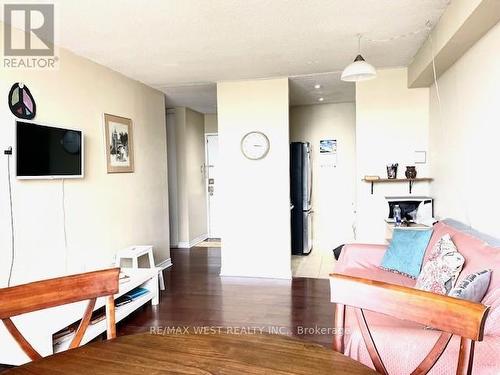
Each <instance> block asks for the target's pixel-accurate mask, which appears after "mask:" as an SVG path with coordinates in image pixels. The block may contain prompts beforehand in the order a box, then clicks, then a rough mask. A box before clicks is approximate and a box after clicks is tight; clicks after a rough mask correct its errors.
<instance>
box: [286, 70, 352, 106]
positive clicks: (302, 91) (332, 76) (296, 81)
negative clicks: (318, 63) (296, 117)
mask: <svg viewBox="0 0 500 375" xmlns="http://www.w3.org/2000/svg"><path fill="white" fill-rule="evenodd" d="M289 84H290V105H307V104H318V103H346V102H353V101H354V100H355V96H356V91H355V84H354V83H352V82H343V81H341V80H340V72H339V73H323V74H313V75H305V76H298V77H291V78H290V83H289ZM316 85H319V86H320V87H319V88H316V87H315V86H316ZM320 98H323V101H319V99H320Z"/></svg>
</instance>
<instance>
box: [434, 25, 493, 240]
mask: <svg viewBox="0 0 500 375" xmlns="http://www.w3.org/2000/svg"><path fill="white" fill-rule="evenodd" d="M499 45H500V24H497V25H496V26H495V27H494V28H493V29H491V30H490V31H489V32H488V33H487V34H486V35H485V36H484V37H483V38H482V39H481V40H479V41H478V42H477V43H476V44H475V45H474V46H473V47H471V49H469V51H468V52H467V53H465V55H464V56H462V57H461V58H460V59H459V60H458V61H457V62H456V63H455V64H454V65H453V66H452V67H451V68H450V69H449V70H448V71H447V72H446V73H445V74H443V75H442V76H441V77H440V78H439V80H438V86H439V92H440V97H441V103H442V107H441V110H440V107H439V104H438V100H437V96H436V87H435V85H433V86H432V91H431V105H430V124H431V126H430V130H431V131H430V148H431V161H432V169H431V171H432V174H433V176H434V177H435V178H436V180H435V181H434V183H433V184H432V188H431V192H432V195H433V196H434V197H435V198H436V202H435V203H436V207H435V208H436V213H437V215H439V216H441V217H452V218H455V219H457V220H460V221H462V222H464V223H466V224H469V225H471V226H472V227H474V228H475V229H478V230H480V231H483V232H485V233H488V234H490V235H493V236H496V237H500V225H499V223H498V213H499V212H500V200H499V199H498V187H499V186H500V174H499V172H498V169H499V167H498V166H499V163H500V157H499V151H498V149H499V147H498V144H499V140H500V55H499V54H498V46H499Z"/></svg>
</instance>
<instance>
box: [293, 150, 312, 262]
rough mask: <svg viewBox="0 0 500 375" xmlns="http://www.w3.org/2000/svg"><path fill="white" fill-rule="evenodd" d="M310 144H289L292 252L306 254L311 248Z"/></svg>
mask: <svg viewBox="0 0 500 375" xmlns="http://www.w3.org/2000/svg"><path fill="white" fill-rule="evenodd" d="M311 190H312V170H311V144H310V143H308V142H292V143H291V144H290V199H291V232H292V254H293V255H308V254H309V253H310V252H311V250H312V214H313V211H312V207H311Z"/></svg>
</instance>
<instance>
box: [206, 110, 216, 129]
mask: <svg viewBox="0 0 500 375" xmlns="http://www.w3.org/2000/svg"><path fill="white" fill-rule="evenodd" d="M217 131H218V127H217V114H215V113H207V114H205V133H217Z"/></svg>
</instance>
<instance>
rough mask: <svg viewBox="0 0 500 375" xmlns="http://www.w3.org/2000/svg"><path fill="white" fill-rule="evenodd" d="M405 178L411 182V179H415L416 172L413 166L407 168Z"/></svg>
mask: <svg viewBox="0 0 500 375" xmlns="http://www.w3.org/2000/svg"><path fill="white" fill-rule="evenodd" d="M405 176H406V178H407V179H409V180H413V179H415V178H417V170H416V169H415V166H413V165H412V166H407V167H406V172H405Z"/></svg>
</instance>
